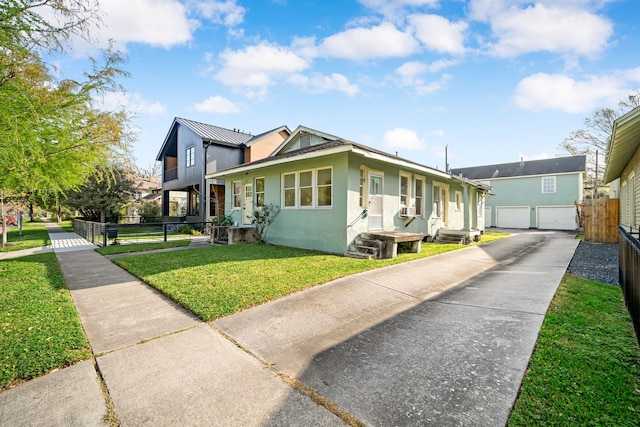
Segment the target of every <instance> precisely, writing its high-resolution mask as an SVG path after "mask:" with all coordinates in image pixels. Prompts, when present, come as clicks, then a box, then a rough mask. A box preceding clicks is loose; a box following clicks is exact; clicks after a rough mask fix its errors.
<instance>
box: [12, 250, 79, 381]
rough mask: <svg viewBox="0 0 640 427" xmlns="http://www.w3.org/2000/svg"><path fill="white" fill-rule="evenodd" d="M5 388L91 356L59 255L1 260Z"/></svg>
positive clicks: (51, 254) (48, 254) (50, 254)
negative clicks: (57, 257)
mask: <svg viewBox="0 0 640 427" xmlns="http://www.w3.org/2000/svg"><path fill="white" fill-rule="evenodd" d="M0 331H1V333H0V389H4V388H7V387H10V386H12V385H14V384H16V383H17V382H20V381H22V380H26V379H30V378H35V377H37V376H40V375H42V374H45V373H47V372H49V371H51V370H53V369H56V368H60V367H63V366H66V365H69V364H71V363H73V362H76V361H79V360H83V359H86V358H88V357H89V356H90V355H91V351H90V350H89V345H88V342H87V339H86V338H85V335H84V332H83V330H82V325H81V324H80V319H79V317H78V314H77V312H76V310H75V307H74V305H73V302H72V301H71V296H70V294H69V291H68V290H67V288H66V284H65V281H64V278H63V276H62V272H61V270H60V266H59V265H58V261H57V259H56V256H55V254H53V253H47V254H40V255H31V256H27V257H22V258H16V259H11V260H4V261H0Z"/></svg>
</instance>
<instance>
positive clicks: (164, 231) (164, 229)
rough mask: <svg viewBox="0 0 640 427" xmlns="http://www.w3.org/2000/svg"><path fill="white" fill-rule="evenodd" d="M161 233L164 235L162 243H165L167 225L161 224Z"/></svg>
mask: <svg viewBox="0 0 640 427" xmlns="http://www.w3.org/2000/svg"><path fill="white" fill-rule="evenodd" d="M162 233H163V234H164V241H165V242H166V241H167V224H166V223H163V224H162Z"/></svg>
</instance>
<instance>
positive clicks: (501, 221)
mask: <svg viewBox="0 0 640 427" xmlns="http://www.w3.org/2000/svg"><path fill="white" fill-rule="evenodd" d="M529 209H530V208H529V206H498V207H496V223H497V224H496V225H497V226H498V227H500V228H529V226H530V219H529V218H530V216H529Z"/></svg>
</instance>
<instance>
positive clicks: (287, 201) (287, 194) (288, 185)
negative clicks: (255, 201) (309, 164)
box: [282, 168, 333, 208]
mask: <svg viewBox="0 0 640 427" xmlns="http://www.w3.org/2000/svg"><path fill="white" fill-rule="evenodd" d="M332 195H333V170H332V169H331V168H322V169H313V170H308V171H300V172H291V173H285V174H283V175H282V199H283V200H282V204H283V206H284V207H285V208H294V207H305V208H312V207H331V206H332Z"/></svg>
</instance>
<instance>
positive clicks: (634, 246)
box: [618, 226, 640, 344]
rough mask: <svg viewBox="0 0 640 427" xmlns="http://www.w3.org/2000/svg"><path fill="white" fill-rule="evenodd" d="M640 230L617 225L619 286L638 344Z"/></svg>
mask: <svg viewBox="0 0 640 427" xmlns="http://www.w3.org/2000/svg"><path fill="white" fill-rule="evenodd" d="M638 237H640V230H638V229H636V230H635V232H634V229H633V228H629V230H626V229H625V228H623V227H622V226H620V227H618V251H619V255H620V270H619V275H620V286H621V287H622V295H623V296H624V302H625V304H626V306H627V310H628V311H629V314H630V315H631V319H632V320H633V327H634V329H635V331H636V339H637V340H638V343H639V344H640V241H638Z"/></svg>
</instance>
